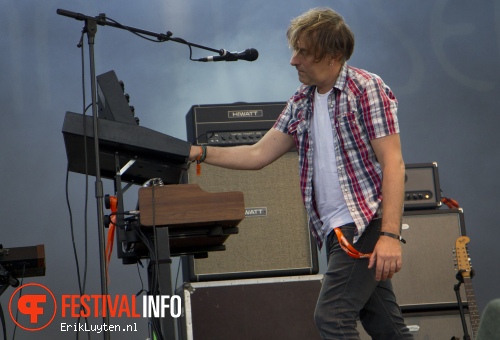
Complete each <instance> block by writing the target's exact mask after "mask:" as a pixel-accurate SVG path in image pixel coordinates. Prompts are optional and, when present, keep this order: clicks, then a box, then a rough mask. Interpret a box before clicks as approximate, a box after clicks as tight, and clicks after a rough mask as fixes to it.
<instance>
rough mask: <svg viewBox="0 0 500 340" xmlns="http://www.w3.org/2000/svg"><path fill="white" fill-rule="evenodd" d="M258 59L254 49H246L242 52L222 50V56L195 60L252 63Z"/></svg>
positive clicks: (257, 53)
mask: <svg viewBox="0 0 500 340" xmlns="http://www.w3.org/2000/svg"><path fill="white" fill-rule="evenodd" d="M258 57H259V52H258V51H257V50H256V49H255V48H247V49H246V50H244V51H243V52H227V51H225V50H224V54H223V55H217V56H211V57H205V58H200V59H196V61H203V62H207V61H237V60H246V61H254V60H257V58H258Z"/></svg>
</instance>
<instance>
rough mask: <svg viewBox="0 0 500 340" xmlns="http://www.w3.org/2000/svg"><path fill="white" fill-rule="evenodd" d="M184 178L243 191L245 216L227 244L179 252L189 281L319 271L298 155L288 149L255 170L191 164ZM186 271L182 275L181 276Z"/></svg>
mask: <svg viewBox="0 0 500 340" xmlns="http://www.w3.org/2000/svg"><path fill="white" fill-rule="evenodd" d="M188 182H189V183H197V184H198V185H199V186H200V187H201V189H203V190H205V191H208V192H223V191H242V192H243V194H244V200H245V218H244V219H243V221H241V223H240V224H239V225H238V228H239V233H238V234H237V235H232V236H231V237H229V238H228V240H227V241H226V243H225V245H226V250H225V251H222V252H211V253H209V254H208V258H204V259H194V258H193V257H185V258H183V268H184V278H185V279H186V280H188V279H189V281H210V280H231V279H241V278H258V277H271V276H288V275H307V274H316V273H317V272H318V258H317V248H316V244H315V242H314V240H313V239H312V237H311V235H310V232H309V228H308V222H307V217H306V211H305V208H304V205H303V203H302V198H301V193H300V188H299V175H298V156H297V154H296V153H295V152H288V153H286V154H285V155H283V156H282V157H281V158H280V159H278V160H277V161H275V162H274V163H272V164H270V165H269V166H267V167H265V168H264V169H262V170H259V171H247V170H228V169H223V168H219V167H213V166H210V165H208V164H203V165H202V169H201V176H196V173H195V169H193V167H192V168H191V169H190V171H189V179H188ZM186 275H187V276H186Z"/></svg>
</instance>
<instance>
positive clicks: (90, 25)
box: [57, 9, 227, 340]
mask: <svg viewBox="0 0 500 340" xmlns="http://www.w3.org/2000/svg"><path fill="white" fill-rule="evenodd" d="M57 14H59V15H62V16H65V17H69V18H73V19H76V20H79V21H84V22H85V26H84V29H83V32H84V33H86V34H87V40H88V45H89V62H90V82H91V91H92V119H93V132H94V150H95V164H96V169H95V173H96V175H95V177H96V181H95V193H96V201H97V223H98V233H99V262H100V275H101V294H102V295H104V296H107V295H108V279H107V275H106V273H107V264H106V257H105V249H106V244H105V242H106V239H105V230H104V198H103V197H104V195H103V186H102V179H101V167H100V162H99V127H98V120H97V80H96V75H95V73H96V72H95V52H94V42H95V36H96V33H97V25H100V26H111V27H115V28H119V29H123V30H127V31H129V32H132V33H137V34H142V35H147V36H151V37H155V38H156V39H158V41H160V42H165V41H174V42H177V43H181V44H184V45H188V46H192V47H197V48H201V49H204V50H207V51H212V52H215V53H219V55H221V56H223V55H225V54H226V53H227V51H226V50H224V49H219V50H217V49H213V48H210V47H206V46H202V45H198V44H194V43H191V42H188V41H186V40H184V39H181V38H175V37H172V32H170V31H167V33H166V34H165V33H153V32H149V31H145V30H142V29H138V28H134V27H130V26H124V25H121V24H119V23H116V22H111V21H108V20H106V15H105V14H99V16H97V17H91V16H87V15H84V14H81V13H75V12H71V11H67V10H64V9H58V10H57ZM155 242H156V239H155ZM154 249H155V250H156V251H157V252H158V247H157V245H156V244H155V247H154ZM156 258H157V259H158V257H156ZM169 279H170V278H169ZM168 294H171V292H169V293H168ZM103 322H104V324H105V325H108V326H109V316H108V315H107V314H106V315H103ZM103 335H104V339H105V340H109V339H110V334H109V331H103ZM160 339H161V338H160Z"/></svg>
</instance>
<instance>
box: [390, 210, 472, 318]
mask: <svg viewBox="0 0 500 340" xmlns="http://www.w3.org/2000/svg"><path fill="white" fill-rule="evenodd" d="M402 235H403V237H404V238H405V239H406V241H407V243H406V244H404V245H402V248H403V269H402V270H401V271H400V272H399V273H397V274H396V275H394V276H393V278H392V283H393V286H394V293H395V294H396V297H397V300H398V303H399V305H400V306H401V307H402V308H403V309H405V308H410V309H433V308H442V307H443V306H445V305H449V306H450V305H457V297H456V294H455V291H454V285H455V284H457V283H458V280H457V278H456V274H457V271H456V270H455V262H454V260H455V257H454V252H453V250H454V247H455V242H456V240H457V238H458V237H460V236H463V235H465V225H464V216H463V212H462V210H460V209H458V210H457V209H439V210H426V211H407V212H405V213H404V215H403V231H402ZM461 297H462V300H463V301H466V299H465V297H466V296H465V290H464V289H463V285H462V291H461Z"/></svg>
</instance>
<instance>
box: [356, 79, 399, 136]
mask: <svg viewBox="0 0 500 340" xmlns="http://www.w3.org/2000/svg"><path fill="white" fill-rule="evenodd" d="M360 105H361V108H362V113H363V120H364V122H365V125H366V130H367V132H368V138H369V139H376V138H381V137H385V136H389V135H392V134H396V133H399V123H398V117H397V110H398V101H397V99H396V97H395V95H394V93H393V92H392V91H391V89H390V88H389V87H388V86H387V85H386V84H385V83H384V82H383V80H382V79H381V78H380V77H378V76H377V75H373V76H372V77H371V78H370V79H369V80H368V82H367V84H366V87H365V89H364V91H363V93H362V96H361V98H360Z"/></svg>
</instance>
